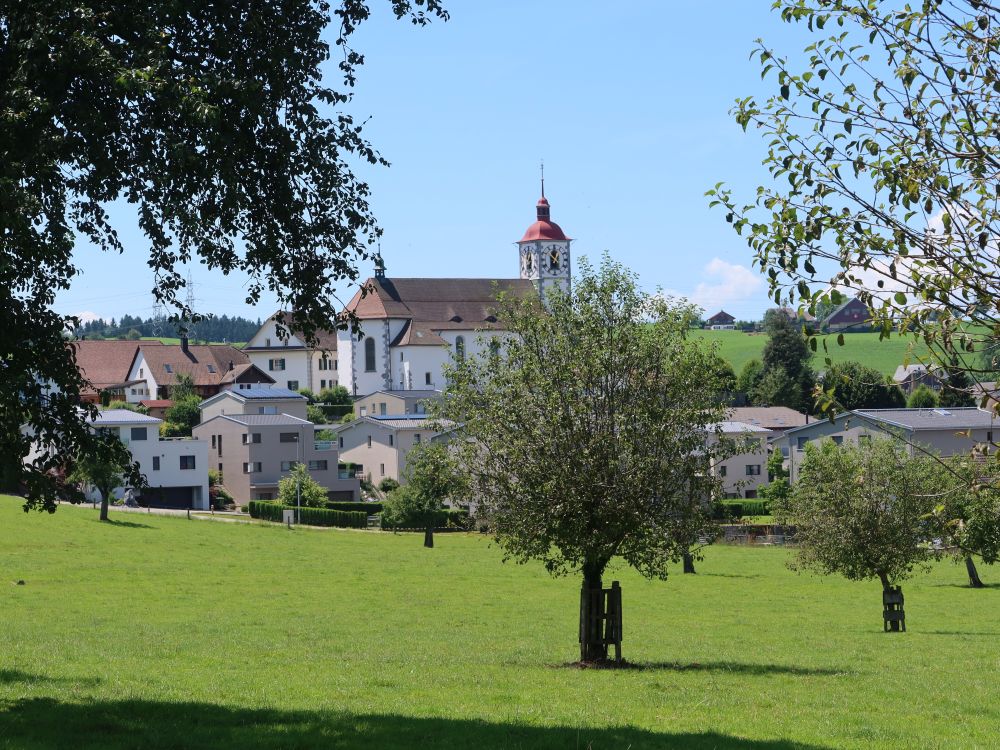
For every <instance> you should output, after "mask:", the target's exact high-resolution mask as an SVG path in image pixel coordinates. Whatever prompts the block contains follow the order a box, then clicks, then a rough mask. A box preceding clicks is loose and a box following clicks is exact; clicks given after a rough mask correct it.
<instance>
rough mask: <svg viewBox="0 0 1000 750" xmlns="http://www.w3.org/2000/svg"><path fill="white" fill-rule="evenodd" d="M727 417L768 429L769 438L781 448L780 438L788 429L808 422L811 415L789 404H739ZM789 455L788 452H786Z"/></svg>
mask: <svg viewBox="0 0 1000 750" xmlns="http://www.w3.org/2000/svg"><path fill="white" fill-rule="evenodd" d="M727 417H728V418H729V419H730V420H732V421H734V422H745V423H746V424H749V425H753V426H754V427H763V428H764V429H765V430H768V431H769V432H768V439H769V440H770V441H771V443H772V444H776V445H778V446H779V448H780V447H781V446H782V445H783V443H782V442H781V441H780V440H779V438H781V437H782V436H783V435H784V434H785V431H786V430H790V429H791V428H792V427H801V426H802V425H804V424H808V422H809V415H808V414H803V413H802V412H799V411H795V409H790V408H789V407H787V406H738V407H734V408H732V409H730V410H729V412H728V414H727ZM785 455H786V457H787V454H785Z"/></svg>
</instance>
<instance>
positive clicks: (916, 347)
mask: <svg viewBox="0 0 1000 750" xmlns="http://www.w3.org/2000/svg"><path fill="white" fill-rule="evenodd" d="M694 334H695V335H696V336H699V337H702V338H705V339H708V340H709V341H713V342H717V343H718V345H719V353H720V354H721V355H722V357H723V359H725V360H726V361H728V362H729V364H731V365H732V366H733V369H734V370H735V371H736V374H737V375H738V374H739V372H740V370H741V369H743V365H745V364H746V363H747V362H749V361H750V360H751V359H760V358H761V354H762V352H763V351H764V344H765V343H767V334H764V333H754V334H747V333H743V332H742V331H705V330H698V331H694ZM824 339H825V341H826V347H827V350H826V351H823V341H824ZM911 346H912V347H913V349H912V352H913V353H912V355H911V357H910V361H911V362H916V361H918V360H917V356H918V355H919V356H926V354H927V348H926V346H924V345H923V344H922V343H916V344H914V343H913V340H912V338H906V337H901V336H896V335H893V336H892V337H891V338H888V339H885V340H882V341H879V335H878V334H877V333H845V334H844V345H843V346H839V345H838V344H837V337H836V336H835V335H834V336H825V337H820V338H819V339H818V341H817V351H816V353H815V354H814V355H813V358H812V360H813V361H812V366H813V369H815V370H817V371H819V370H824V369H826V366H827V365H826V358H827V357H829V358H830V360H831V361H833V362H844V361H846V360H855V361H857V362H861V363H862V364H864V365H867V366H868V367H874V368H875V369H876V370H878V371H879V372H881V373H883V374H884V375H892V374H893V373H894V372H895V371H896V368H897V367H898V366H899V365H901V364H903V359H904V358H905V357H906V355H907V353H908V352H909V351H910V349H911Z"/></svg>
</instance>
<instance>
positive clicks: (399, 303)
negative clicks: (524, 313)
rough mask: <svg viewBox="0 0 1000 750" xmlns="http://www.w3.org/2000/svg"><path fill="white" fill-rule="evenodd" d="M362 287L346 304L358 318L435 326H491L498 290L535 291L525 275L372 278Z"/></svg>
mask: <svg viewBox="0 0 1000 750" xmlns="http://www.w3.org/2000/svg"><path fill="white" fill-rule="evenodd" d="M364 288H365V289H368V290H369V291H368V292H367V294H366V293H364V292H362V291H359V292H358V293H357V294H355V295H354V298H353V299H352V300H351V301H350V302H349V303H348V304H347V309H348V310H353V311H354V313H355V314H356V315H357V316H358V317H359V318H361V319H372V318H408V319H411V320H413V321H415V322H417V323H426V324H428V327H430V328H433V329H435V330H440V329H442V328H462V329H469V328H485V327H493V326H494V325H495V323H496V319H495V317H493V316H494V315H495V313H496V305H497V301H496V298H497V293H498V292H506V293H508V294H511V295H514V296H516V297H533V296H536V295H537V292H536V291H535V286H534V284H532V283H531V281H529V280H528V279H388V278H373V279H368V281H366V282H365V284H364ZM455 324H457V325H455Z"/></svg>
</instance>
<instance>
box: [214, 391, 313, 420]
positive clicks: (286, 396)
mask: <svg viewBox="0 0 1000 750" xmlns="http://www.w3.org/2000/svg"><path fill="white" fill-rule="evenodd" d="M308 405H309V400H308V399H307V398H306V397H305V396H303V395H302V394H301V393H296V392H295V391H290V390H288V389H287V388H271V387H259V386H254V387H251V388H239V389H237V390H226V391H219V392H218V393H216V394H215V395H214V396H210V397H209V398H207V399H205V400H204V401H202V402H201V407H200V408H201V421H202V422H207V421H208V420H210V419H211V418H212V417H217V416H220V415H222V414H287V415H290V416H293V417H298V418H299V419H305V418H306V407H307V406H308Z"/></svg>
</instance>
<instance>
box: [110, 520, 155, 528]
mask: <svg viewBox="0 0 1000 750" xmlns="http://www.w3.org/2000/svg"><path fill="white" fill-rule="evenodd" d="M98 523H102V524H105V525H107V526H120V527H121V528H123V529H152V528H154V527H153V526H150V525H149V524H148V523H136V522H135V521H117V520H115V519H113V518H109V519H108V520H107V521H99V522H98Z"/></svg>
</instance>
